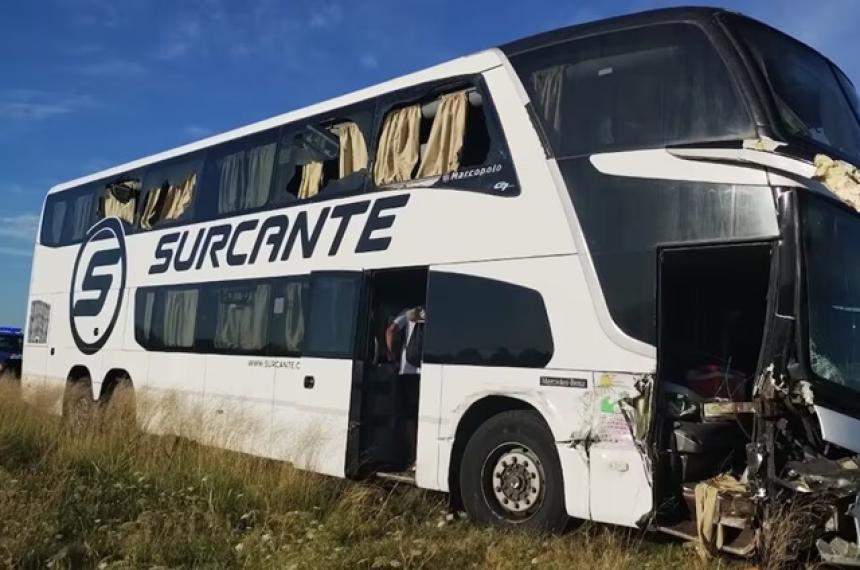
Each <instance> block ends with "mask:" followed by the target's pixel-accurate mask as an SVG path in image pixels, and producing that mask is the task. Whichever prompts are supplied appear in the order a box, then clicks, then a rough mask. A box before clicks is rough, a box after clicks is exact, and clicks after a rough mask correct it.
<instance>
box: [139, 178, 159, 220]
mask: <svg viewBox="0 0 860 570" xmlns="http://www.w3.org/2000/svg"><path fill="white" fill-rule="evenodd" d="M159 196H161V188H155V189H154V190H150V191H149V192H147V194H146V202H144V204H143V213H142V214H141V215H140V227H141V228H143V229H145V230H149V229H152V224H153V223H155V221H156V220H155V207H156V206H157V205H158V198H159Z"/></svg>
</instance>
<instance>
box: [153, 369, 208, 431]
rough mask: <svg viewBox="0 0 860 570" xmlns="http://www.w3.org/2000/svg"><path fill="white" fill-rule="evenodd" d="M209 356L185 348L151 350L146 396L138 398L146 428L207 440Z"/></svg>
mask: <svg viewBox="0 0 860 570" xmlns="http://www.w3.org/2000/svg"><path fill="white" fill-rule="evenodd" d="M205 358H206V357H205V356H204V355H202V354H189V353H185V352H150V353H149V367H148V371H147V377H146V388H145V396H144V398H142V401H139V402H138V414H139V415H140V417H141V422H142V423H143V427H144V429H146V430H147V431H150V432H152V433H156V434H175V435H182V436H184V437H188V438H191V439H195V440H197V441H205V440H206V438H207V437H208V433H209V431H210V430H209V427H208V426H207V425H206V418H205V415H204V413H203V385H204V375H205V371H206V359H205Z"/></svg>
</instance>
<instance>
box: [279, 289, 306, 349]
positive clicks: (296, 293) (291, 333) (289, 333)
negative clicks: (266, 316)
mask: <svg viewBox="0 0 860 570" xmlns="http://www.w3.org/2000/svg"><path fill="white" fill-rule="evenodd" d="M303 287H304V285H302V283H287V290H286V298H285V303H284V322H285V324H286V327H287V330H286V335H285V336H286V340H287V350H289V351H291V352H298V351H299V350H301V348H302V339H304V338H305V313H304V310H303V308H302V301H303V299H302V297H303V295H302V289H303Z"/></svg>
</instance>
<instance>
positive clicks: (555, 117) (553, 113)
mask: <svg viewBox="0 0 860 570" xmlns="http://www.w3.org/2000/svg"><path fill="white" fill-rule="evenodd" d="M564 68H565V66H563V65H556V66H555V67H548V68H546V69H541V70H540V71H537V72H535V73H534V74H533V75H532V85H533V86H534V90H535V94H536V95H537V99H538V112H539V113H540V115H541V117H543V120H544V124H545V125H548V126H550V127H552V130H553V131H555V132H556V133H560V132H561V95H562V86H563V85H564Z"/></svg>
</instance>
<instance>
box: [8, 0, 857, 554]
mask: <svg viewBox="0 0 860 570" xmlns="http://www.w3.org/2000/svg"><path fill="white" fill-rule="evenodd" d="M858 116H860V105H858V101H857V95H856V93H855V91H854V88H853V87H852V85H851V83H850V82H849V80H848V79H847V77H846V76H845V75H844V74H843V73H842V72H841V71H840V70H839V69H838V68H837V67H836V66H835V65H834V64H832V63H831V62H830V61H829V60H827V59H826V58H824V57H823V56H821V55H820V54H818V53H816V52H815V51H813V50H812V49H810V48H809V47H807V46H805V45H803V44H801V43H799V42H797V41H796V40H793V39H791V38H789V37H788V36H785V35H783V34H781V33H780V32H778V31H776V30H773V29H771V28H769V27H767V26H765V25H763V24H760V23H758V22H755V21H753V20H750V19H747V18H745V17H743V16H740V15H737V14H733V13H727V12H724V11H721V10H716V9H706V8H696V9H671V10H662V11H655V12H648V13H643V14H637V15H631V16H625V17H620V18H615V19H611V20H605V21H601V22H595V23H589V24H584V25H578V26H573V27H569V28H563V29H559V30H555V31H551V32H547V33H544V34H540V35H537V36H534V37H530V38H526V39H523V40H520V41H516V42H513V43H511V44H508V45H505V46H502V47H501V48H499V49H490V50H487V51H483V52H480V53H477V54H474V55H470V56H467V57H462V58H459V59H456V60H453V61H451V62H448V63H444V64H441V65H438V66H435V67H432V68H429V69H426V70H424V71H420V72H417V73H413V74H410V75H407V76H404V77H400V78H397V79H394V80H391V81H388V82H385V83H383V84H380V85H377V86H374V87H370V88H367V89H363V90H360V91H357V92H355V93H352V94H349V95H345V96H342V97H338V98H335V99H332V100H330V101H326V102H324V103H320V104H317V105H313V106H311V107H308V108H305V109H301V110H298V111H293V112H290V113H286V114H284V115H280V116H277V117H274V118H272V119H268V120H265V121H261V122H259V123H256V124H253V125H249V126H247V127H243V128H240V129H236V130H234V131H230V132H227V133H224V134H221V135H217V136H214V137H211V138H208V139H205V140H202V141H199V142H196V143H193V144H189V145H185V146H182V147H180V148H177V149H173V150H170V151H167V152H163V153H160V154H157V155H154V156H151V157H148V158H144V159H141V160H137V161H133V162H130V163H128V164H124V165H121V166H118V167H116V168H111V169H109V170H106V171H103V172H99V173H97V174H93V175H91V176H86V177H84V178H81V179H78V180H74V181H71V182H68V183H65V184H61V185H58V186H56V187H54V188H53V189H51V191H50V193H49V194H48V196H47V199H46V201H45V206H44V211H43V215H42V220H41V230H40V233H39V238H38V243H37V245H36V248H35V256H34V262H33V272H32V279H31V285H30V296H29V316H28V327H27V331H26V339H25V341H26V342H25V348H24V366H23V382H24V384H25V388H30V387H32V386H35V385H42V384H45V383H47V384H51V385H56V386H60V387H64V389H65V391H66V394H67V396H66V404H68V405H67V406H66V408H67V410H68V409H72V408H73V407H75V406H80V405H84V406H89V405H91V406H97V405H110V398H111V396H112V395H113V394H115V393H116V390H117V388H118V387H122V388H126V389H131V390H134V392H135V393H136V394H144V393H145V394H147V396H148V397H155V398H158V397H161V396H165V397H166V396H167V395H168V394H169V395H172V397H175V398H176V399H177V400H178V401H179V402H180V403H181V406H182V409H187V410H198V411H200V410H202V412H199V413H202V414H204V422H205V423H206V424H207V425H209V426H212V427H213V428H218V429H219V430H221V431H222V432H223V433H232V435H233V437H230V438H226V439H225V440H224V441H223V443H221V445H224V446H226V447H229V448H232V449H236V450H238V451H242V452H245V453H250V454H255V455H259V456H265V457H271V458H275V459H279V460H285V461H290V462H293V463H294V464H296V465H297V466H298V467H300V468H305V469H310V470H313V471H317V472H320V473H325V474H328V475H333V476H338V477H352V478H360V477H366V476H370V475H381V476H389V477H396V478H399V479H404V480H409V481H412V482H414V483H415V484H416V485H417V486H419V487H423V488H427V489H435V490H439V491H443V492H449V493H451V495H452V497H453V499H454V501H456V502H457V503H459V504H461V505H462V506H463V507H464V508H465V510H466V511H467V512H468V514H469V515H470V516H471V517H472V518H473V519H475V520H476V521H479V522H482V523H490V524H498V525H502V526H509V527H515V526H519V527H526V528H532V529H539V530H559V529H561V528H562V527H564V525H565V524H566V522H567V520H568V518H569V517H574V518H579V519H592V520H595V521H603V522H609V523H614V524H619V525H625V526H631V527H634V526H639V527H643V528H652V529H660V530H664V531H666V532H671V533H673V534H676V535H679V536H685V537H689V538H699V539H701V540H704V541H706V542H707V543H708V544H709V546H711V547H712V548H713V549H714V550H719V549H724V550H729V551H731V552H736V553H749V552H751V550H752V547H753V545H754V543H755V540H754V539H755V535H756V533H757V532H758V531H759V530H760V528H761V521H762V520H763V515H762V513H764V512H765V511H766V509H765V505H766V504H768V499H773V500H774V501H777V500H783V498H784V497H786V496H794V495H793V494H796V493H798V492H801V491H803V492H807V491H808V492H818V491H819V490H820V489H823V488H829V489H830V490H831V491H832V490H833V489H836V488H838V489H839V492H838V493H836V494H837V495H839V499H838V501H841V502H840V503H839V504H840V505H841V504H842V503H846V504H850V503H851V501H853V500H854V499H855V495H856V491H857V487H858V486H860V478H858V477H857V476H856V474H855V473H856V472H860V471H855V470H853V468H852V467H851V465H852V463H851V462H852V461H853V458H854V457H855V455H856V453H858V452H860V429H858V426H860V423H858V422H860V420H858V418H860V399H858V397H860V396H858V391H860V373H858V370H860V368H858V365H860V356H857V348H856V347H857V346H858V341H860V338H858V337H857V336H856V335H857V333H856V329H855V328H854V320H855V319H856V318H857V316H856V315H857V314H858V311H860V309H858V308H857V307H858V306H860V273H858V271H860V269H857V268H858V267H860V263H858V262H860V253H858V252H860V249H858V248H856V246H854V245H852V243H851V242H852V240H853V238H854V237H858V238H860V218H858V214H857V212H856V211H855V208H854V207H853V206H852V203H851V198H850V196H847V194H846V192H844V189H845V188H849V189H851V188H853V187H852V186H851V176H852V175H851V164H852V163H853V164H855V165H856V164H860V120H858ZM854 174H855V175H856V171H854ZM846 196H847V197H846ZM855 205H856V204H855ZM418 307H421V308H423V309H424V320H423V323H413V324H414V325H415V326H414V327H410V330H412V331H413V333H412V334H419V333H416V332H414V331H419V332H420V335H421V336H422V337H423V343H422V346H421V348H422V351H421V354H420V362H417V363H414V364H416V365H415V366H409V367H404V365H403V360H404V358H405V357H404V355H403V354H401V350H399V349H397V350H393V351H392V350H390V349H389V348H390V344H391V342H390V341H391V338H390V337H391V335H390V330H389V329H390V325H391V323H392V320H393V319H394V318H395V317H397V316H398V315H402V314H404V311H405V310H407V309H415V308H418ZM418 312H420V311H416V310H413V311H412V313H410V314H415V313H418ZM419 325H420V326H419ZM387 333H388V334H387ZM401 344H406V343H405V342H403V343H401ZM412 346H414V344H412V343H410V347H412ZM404 372H408V373H404ZM72 404H74V406H73V405H72ZM144 427H145V428H147V429H152V430H158V429H159V427H158V422H157V421H153V422H152V423H148V424H146V425H145V426H144ZM825 464H826V465H827V466H828V467H829V469H830V470H829V471H827V470H826V469H823V468H822V467H821V466H822V465H825ZM858 465H860V462H858ZM825 471H826V473H825ZM837 476H838V477H842V478H843V479H845V480H848V481H850V482H851V483H850V484H846V485H841V486H839V485H836V484H833V485H830V486H829V487H828V485H827V483H826V481H829V480H832V478H833V477H837ZM828 477H830V478H831V479H828ZM714 478H718V480H720V481H723V483H725V481H726V480H730V481H731V482H732V484H730V485H729V484H722V485H717V484H715V483H713V481H714V480H715V479H714ZM822 481H824V483H822ZM709 491H711V492H709ZM729 495H730V496H729ZM697 497H698V498H699V499H700V500H699V501H698V504H699V506H698V508H697V501H696V500H695V499H696V498H697ZM729 499H730V500H729ZM708 501H710V504H706V503H707V502H708ZM703 504H705V506H706V507H709V508H707V509H705V510H706V511H707V512H704V511H703V508H702V505H703ZM834 504H835V503H834ZM697 511H698V512H697ZM837 511H839V513H844V512H845V511H844V509H842V510H839V509H835V510H834V512H837ZM714 513H716V514H714ZM837 518H838V519H839V520H836V521H835V522H833V521H831V522H833V525H836V526H830V527H828V528H830V529H833V528H838V529H840V531H844V532H846V533H849V534H850V533H851V532H852V529H853V526H852V525H850V524H845V521H844V520H841V519H842V518H844V517H841V516H840V517H837ZM848 539H849V540H851V539H853V535H851V536H849V537H848ZM820 548H821V549H822V553H823V554H824V555H825V556H836V554H833V552H834V548H836V547H835V546H832V545H831V543H829V542H822V543H821V546H820ZM828 549H830V550H828Z"/></svg>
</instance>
